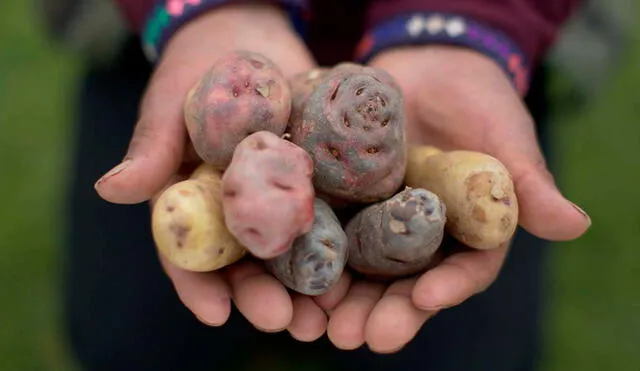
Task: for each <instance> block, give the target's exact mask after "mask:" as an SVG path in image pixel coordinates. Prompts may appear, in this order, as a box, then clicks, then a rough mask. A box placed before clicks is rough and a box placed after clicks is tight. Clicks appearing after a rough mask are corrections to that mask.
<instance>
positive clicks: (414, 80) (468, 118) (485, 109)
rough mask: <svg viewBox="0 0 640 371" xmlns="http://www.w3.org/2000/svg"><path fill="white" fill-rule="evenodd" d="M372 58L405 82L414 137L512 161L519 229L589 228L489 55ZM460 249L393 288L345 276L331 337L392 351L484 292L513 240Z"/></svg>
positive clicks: (573, 232) (560, 231)
mask: <svg viewBox="0 0 640 371" xmlns="http://www.w3.org/2000/svg"><path fill="white" fill-rule="evenodd" d="M371 65H372V66H375V67H378V68H382V69H384V70H386V71H387V72H389V73H390V74H391V75H392V76H393V77H394V78H395V79H396V81H397V82H398V83H399V85H400V86H401V88H402V90H403V93H404V95H405V110H406V118H407V121H406V129H407V136H408V140H409V141H410V142H412V143H418V144H429V145H434V146H436V147H439V148H442V149H445V150H451V149H467V150H474V151H480V152H485V153H488V154H490V155H493V156H494V157H496V158H498V159H499V160H501V161H502V162H503V163H504V164H505V166H507V168H508V169H509V171H510V172H511V173H512V175H513V178H514V182H515V185H516V193H517V196H518V199H519V203H520V205H521V207H520V208H521V211H520V216H519V218H520V224H521V226H523V227H524V228H525V229H527V230H528V231H529V232H531V233H533V234H534V235H537V236H538V237H541V238H547V239H550V240H569V239H573V238H577V237H578V236H580V235H581V234H582V233H583V232H584V231H585V230H586V228H588V226H589V224H590V221H589V220H588V217H586V216H585V214H584V212H582V211H581V210H580V209H578V208H577V207H576V206H575V205H574V204H572V203H570V202H569V201H567V200H566V199H564V197H563V196H562V195H561V193H560V192H559V191H558V190H557V188H556V187H555V185H554V183H553V180H552V176H551V175H550V173H549V172H548V171H547V169H546V166H545V162H544V158H543V156H542V154H541V152H540V150H539V147H538V144H537V141H536V137H535V131H534V123H533V121H532V119H531V116H530V115H529V113H528V112H527V109H526V107H525V106H524V104H523V103H522V100H521V99H520V97H519V96H518V95H517V94H516V92H515V90H514V89H513V87H512V86H511V84H510V82H509V80H508V79H507V78H506V75H504V73H503V72H502V71H501V70H500V69H499V68H498V66H497V65H495V64H494V63H493V62H492V61H490V60H488V59H487V58H485V57H483V56H481V55H479V54H477V53H475V52H473V51H468V50H463V49H457V48H449V47H440V46H430V47H424V48H413V49H406V50H398V51H391V52H388V53H386V54H383V55H380V56H379V57H378V58H376V59H375V60H373V61H372V63H371ZM460 247H461V248H460V249H458V250H457V251H456V252H455V253H453V254H451V255H449V256H447V257H445V258H444V260H442V261H441V262H440V263H439V264H438V265H437V266H436V267H434V268H433V269H431V270H429V271H428V272H426V273H424V274H423V275H422V276H420V277H413V278H406V279H403V280H399V281H396V282H393V283H391V284H390V285H383V284H381V283H372V282H367V281H364V280H356V279H352V278H351V277H350V276H348V274H345V277H344V279H343V281H342V282H341V284H340V285H339V286H338V287H337V288H336V289H335V290H334V292H332V293H331V295H333V296H334V297H335V296H336V295H342V294H344V295H345V297H344V298H343V299H341V300H340V301H339V304H338V305H337V306H335V307H330V308H329V309H331V311H330V315H329V317H330V319H329V322H328V327H327V332H328V336H329V338H330V339H331V341H332V342H333V343H334V344H335V345H336V346H337V347H339V348H343V349H353V348H357V347H359V346H361V345H362V344H364V343H366V344H367V345H368V346H369V348H371V349H372V350H374V351H376V352H382V353H383V352H393V351H396V350H398V349H400V348H402V347H403V346H404V345H406V344H407V343H408V342H409V341H410V340H411V339H412V338H413V337H414V336H415V334H416V333H417V331H418V330H419V329H420V327H421V326H422V325H423V324H424V323H425V321H426V320H427V319H429V318H430V317H431V316H433V315H434V314H435V313H437V312H438V311H439V310H441V309H444V308H447V307H451V306H454V305H457V304H460V303H462V302H463V301H465V300H466V299H468V298H469V297H471V296H473V295H475V294H477V293H480V292H482V291H484V290H485V289H486V288H487V287H488V286H489V285H490V284H491V283H492V282H493V281H494V280H495V278H496V276H497V275H498V273H499V271H500V268H501V266H502V264H503V262H504V259H505V257H506V255H507V251H508V246H507V245H504V246H497V247H496V248H495V249H493V250H487V251H480V250H472V249H469V248H466V247H463V246H460ZM347 286H350V287H349V288H348V290H347V288H346V287H347ZM323 300H324V299H323V298H318V300H316V301H317V302H319V303H323ZM325 306H326V305H325Z"/></svg>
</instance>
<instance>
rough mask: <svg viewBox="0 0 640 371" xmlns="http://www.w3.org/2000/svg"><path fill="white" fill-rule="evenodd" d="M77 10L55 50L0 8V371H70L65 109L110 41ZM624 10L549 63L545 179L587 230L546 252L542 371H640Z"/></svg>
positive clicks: (637, 113) (595, 23)
mask: <svg viewBox="0 0 640 371" xmlns="http://www.w3.org/2000/svg"><path fill="white" fill-rule="evenodd" d="M62 2H63V3H64V1H62ZM35 3H39V4H40V5H42V6H46V5H47V4H48V3H49V2H47V1H41V2H35ZM83 3H84V4H85V5H86V9H83V11H86V12H87V14H86V16H85V17H84V18H83V21H82V22H77V23H76V24H74V25H72V27H70V28H69V30H72V31H73V33H72V34H77V35H81V37H77V38H72V39H70V42H69V43H68V44H66V48H61V47H60V45H55V44H53V43H52V41H51V39H49V38H48V37H47V33H46V29H45V27H44V26H43V20H42V18H41V17H40V14H39V13H38V12H36V11H34V8H33V3H32V2H30V1H12V2H9V1H5V2H3V5H2V6H1V9H2V11H1V12H0V154H1V156H0V195H2V199H3V201H2V206H1V207H0V300H1V302H0V370H3V371H4V370H7V371H14V370H15V371H18V370H64V371H68V370H74V369H75V368H74V362H73V360H72V359H71V357H70V356H69V352H68V348H67V343H66V338H65V333H64V328H63V323H62V322H61V307H60V305H61V301H62V292H61V287H60V282H61V278H60V277H61V271H62V265H61V263H62V260H61V251H62V248H63V246H62V237H63V235H62V233H63V229H64V223H65V220H64V218H63V216H64V214H63V212H64V209H63V208H64V204H63V201H64V200H63V197H64V192H65V186H66V181H65V174H66V172H67V170H68V166H69V163H70V160H71V155H72V154H71V153H70V152H69V149H68V148H69V147H68V146H69V143H70V141H71V138H72V136H73V134H74V131H73V127H72V124H71V123H72V118H73V111H72V109H73V106H72V104H73V103H74V102H73V101H72V98H73V97H74V95H75V89H76V83H77V81H78V78H79V75H80V73H81V71H82V69H83V66H84V65H85V63H86V60H84V59H81V58H80V57H79V56H78V55H79V54H80V53H81V52H82V54H83V56H86V55H90V56H91V58H93V59H95V60H97V61H104V60H108V56H109V50H110V49H111V48H112V46H113V45H114V44H113V40H117V39H118V38H119V37H121V35H122V34H121V33H120V30H119V29H118V28H110V27H106V28H104V29H108V30H111V33H107V32H103V31H97V32H93V33H91V30H92V29H93V30H95V29H97V30H100V29H101V28H100V27H93V28H87V27H86V26H87V24H92V25H93V26H96V25H98V26H99V25H100V24H104V25H108V24H111V23H110V22H117V15H116V14H115V13H114V12H113V9H111V8H109V7H104V6H103V5H102V3H104V2H102V1H97V0H96V1H85V2H83ZM634 3H635V2H634V1H633V0H616V1H612V0H601V1H591V3H590V4H589V5H588V6H587V7H586V8H584V9H583V11H582V12H581V13H580V14H578V15H577V16H576V17H575V18H574V19H573V20H572V21H571V22H570V23H569V24H568V25H567V27H566V30H565V31H564V32H563V34H562V37H561V39H560V40H559V42H558V43H557V44H556V47H555V48H554V50H553V52H552V53H551V54H550V56H549V59H548V64H549V66H550V68H551V69H552V73H553V80H552V82H553V83H552V84H551V87H550V89H551V91H550V92H551V93H552V95H553V97H554V100H553V112H554V117H553V121H554V124H553V125H552V126H553V130H554V136H553V138H554V151H555V152H556V153H557V158H558V162H556V163H555V164H553V170H554V172H555V173H556V174H557V178H558V183H559V185H560V187H561V189H562V190H563V191H564V192H565V193H566V194H567V196H568V198H570V199H572V200H574V201H576V202H577V203H578V204H579V205H581V206H583V207H584V208H585V209H586V210H587V211H588V212H589V213H590V215H591V217H592V218H593V227H592V229H591V230H590V231H589V232H588V233H587V234H586V235H585V236H584V237H583V238H581V239H579V240H578V241H575V242H571V243H563V244H556V246H555V248H554V249H553V251H552V259H551V262H552V265H551V269H550V270H549V271H548V274H547V282H546V285H547V289H548V291H547V292H548V295H549V298H550V302H549V305H548V307H547V310H546V316H545V322H544V325H545V327H544V331H545V339H546V342H545V349H544V350H545V351H544V359H543V366H542V369H543V370H549V371H556V370H557V371H560V370H580V371H587V370H594V371H595V370H615V371H626V370H629V371H637V370H640V292H639V291H640V290H638V284H639V283H640V197H638V196H637V192H638V190H640V156H639V154H640V108H639V107H640V93H638V86H640V24H638V23H637V22H636V20H637V19H638V16H640V6H634ZM91 4H92V6H90V5H91ZM44 9H46V11H49V12H54V11H56V9H54V8H51V9H48V8H47V7H45V8H44ZM47 9H48V10H47ZM96 15H99V17H97V18H96V17H95V16H96ZM51 18H52V19H53V21H54V23H53V25H54V26H55V25H56V23H55V21H56V19H57V18H56V17H55V15H54V17H51ZM83 22H84V24H83ZM101 22H102V23H101ZM70 34H71V33H70Z"/></svg>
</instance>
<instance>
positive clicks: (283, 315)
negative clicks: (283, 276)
mask: <svg viewBox="0 0 640 371" xmlns="http://www.w3.org/2000/svg"><path fill="white" fill-rule="evenodd" d="M227 273H228V278H229V283H230V285H231V290H232V293H233V300H234V302H235V304H236V307H237V308H238V310H239V311H240V313H242V314H243V315H244V316H245V318H246V319H247V320H248V321H249V322H250V323H251V324H253V325H254V326H255V327H257V328H258V329H260V330H262V331H266V332H277V331H282V330H284V329H285V328H287V326H289V324H290V323H291V320H292V318H293V304H292V302H291V297H290V296H289V293H288V292H287V290H286V289H285V287H284V286H283V285H282V284H281V283H280V282H279V281H278V280H276V279H275V278H274V277H273V276H272V275H270V274H268V273H267V272H266V271H265V269H264V267H262V266H261V265H259V264H258V263H256V262H254V261H242V262H239V263H236V264H233V265H231V266H229V267H228V268H227Z"/></svg>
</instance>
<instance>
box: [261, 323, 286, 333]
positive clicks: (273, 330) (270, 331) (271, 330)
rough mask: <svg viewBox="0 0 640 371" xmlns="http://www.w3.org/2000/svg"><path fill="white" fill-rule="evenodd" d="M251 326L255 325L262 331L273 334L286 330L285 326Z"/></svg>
mask: <svg viewBox="0 0 640 371" xmlns="http://www.w3.org/2000/svg"><path fill="white" fill-rule="evenodd" d="M253 327H255V328H256V329H257V330H259V331H262V332H266V333H268V334H275V333H278V332H282V331H284V330H286V329H287V328H286V327H283V328H280V329H265V328H261V327H259V326H256V325H253Z"/></svg>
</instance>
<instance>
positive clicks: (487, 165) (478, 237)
mask: <svg viewBox="0 0 640 371" xmlns="http://www.w3.org/2000/svg"><path fill="white" fill-rule="evenodd" d="M409 153H410V155H411V156H412V157H413V156H414V155H416V154H418V153H420V152H418V151H410V152H409ZM405 184H406V185H407V186H409V187H422V188H426V189H429V190H431V191H433V192H434V193H436V194H437V195H438V196H440V198H441V199H442V200H443V201H444V203H445V204H446V205H447V226H446V230H447V232H448V233H449V234H451V235H452V236H453V237H455V238H456V239H457V240H458V241H460V242H462V243H464V244H465V245H467V246H469V247H472V248H476V249H481V250H487V249H494V248H498V247H500V246H501V245H503V244H505V243H507V242H508V241H509V240H510V239H511V238H512V237H513V234H514V233H515V230H516V227H517V225H518V199H517V197H516V194H515V188H514V184H513V180H512V178H511V174H510V173H509V171H508V170H507V168H506V167H505V166H504V165H503V164H502V163H501V162H500V161H499V160H498V159H496V158H494V157H492V156H490V155H487V154H484V153H480V152H474V151H463V150H456V151H445V152H441V153H436V154H433V155H430V156H426V157H422V158H417V159H415V157H413V159H411V160H409V161H408V166H407V172H406V177H405Z"/></svg>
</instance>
